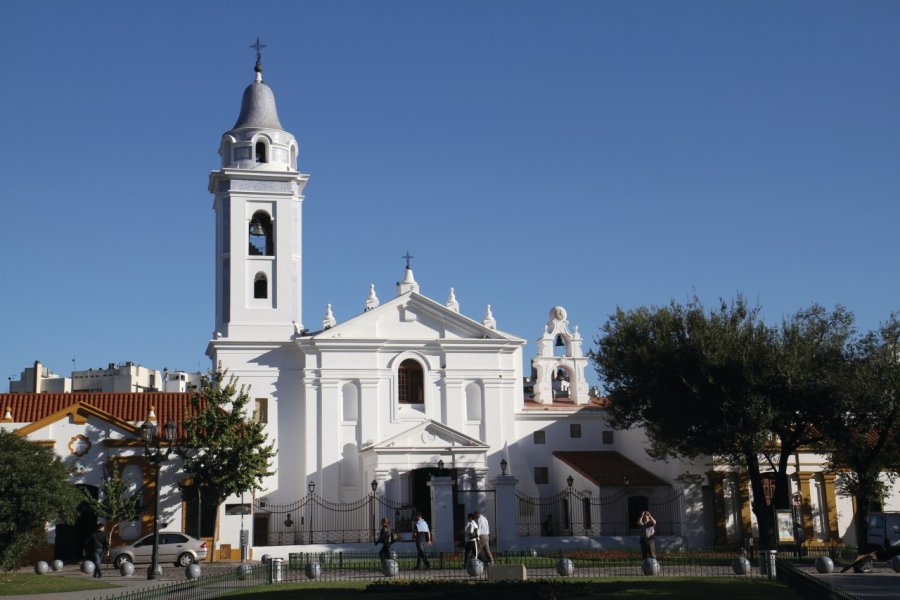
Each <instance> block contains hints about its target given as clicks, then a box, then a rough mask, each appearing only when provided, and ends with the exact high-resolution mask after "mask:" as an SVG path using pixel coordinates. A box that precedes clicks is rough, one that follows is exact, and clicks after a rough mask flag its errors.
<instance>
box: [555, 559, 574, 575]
mask: <svg viewBox="0 0 900 600" xmlns="http://www.w3.org/2000/svg"><path fill="white" fill-rule="evenodd" d="M556 572H557V573H559V574H560V575H562V576H563V577H571V576H572V575H574V574H575V563H573V562H572V559H569V558H561V559H559V560H558V561H556Z"/></svg>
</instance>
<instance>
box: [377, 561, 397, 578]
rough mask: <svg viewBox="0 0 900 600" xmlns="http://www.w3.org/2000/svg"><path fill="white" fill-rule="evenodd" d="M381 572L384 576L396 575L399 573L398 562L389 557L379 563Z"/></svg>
mask: <svg viewBox="0 0 900 600" xmlns="http://www.w3.org/2000/svg"><path fill="white" fill-rule="evenodd" d="M381 572H382V573H383V574H384V576H385V577H396V576H397V575H398V574H399V573H400V563H398V562H397V561H396V560H394V559H392V558H389V559H387V560H386V561H384V562H383V563H381Z"/></svg>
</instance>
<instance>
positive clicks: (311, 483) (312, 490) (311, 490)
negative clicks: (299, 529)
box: [306, 479, 316, 544]
mask: <svg viewBox="0 0 900 600" xmlns="http://www.w3.org/2000/svg"><path fill="white" fill-rule="evenodd" d="M306 489H308V490H309V543H310V544H312V543H313V515H314V514H315V513H314V511H315V507H314V506H313V495H314V494H315V493H316V482H315V481H313V480H312V479H310V480H309V485H307V486H306Z"/></svg>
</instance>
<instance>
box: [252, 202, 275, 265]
mask: <svg viewBox="0 0 900 600" xmlns="http://www.w3.org/2000/svg"><path fill="white" fill-rule="evenodd" d="M274 250H275V244H274V239H273V237H272V217H270V216H269V215H268V214H267V213H266V212H265V211H263V210H258V211H256V212H255V213H253V216H252V217H251V218H250V246H249V248H248V252H249V253H250V256H272V255H273V254H274V253H275V252H274Z"/></svg>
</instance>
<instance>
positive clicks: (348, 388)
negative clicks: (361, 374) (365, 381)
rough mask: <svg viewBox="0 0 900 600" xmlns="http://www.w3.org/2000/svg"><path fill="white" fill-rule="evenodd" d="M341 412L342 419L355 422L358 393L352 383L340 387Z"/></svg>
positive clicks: (357, 415) (357, 408)
mask: <svg viewBox="0 0 900 600" xmlns="http://www.w3.org/2000/svg"><path fill="white" fill-rule="evenodd" d="M341 412H342V413H343V414H342V415H341V418H342V420H344V421H348V422H352V423H355V422H356V421H357V420H358V419H359V394H357V390H356V386H355V385H354V384H352V383H345V384H344V385H343V386H342V387H341Z"/></svg>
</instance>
